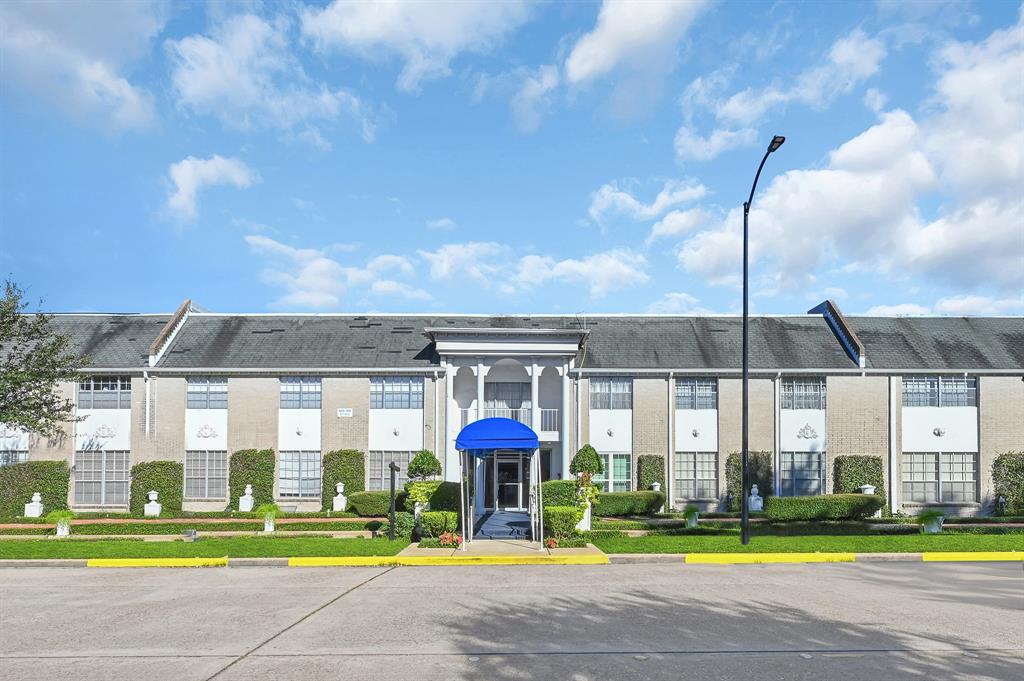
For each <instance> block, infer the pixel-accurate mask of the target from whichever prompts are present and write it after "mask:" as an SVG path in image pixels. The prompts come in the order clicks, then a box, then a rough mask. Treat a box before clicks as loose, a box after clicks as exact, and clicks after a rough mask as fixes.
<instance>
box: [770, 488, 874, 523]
mask: <svg viewBox="0 0 1024 681" xmlns="http://www.w3.org/2000/svg"><path fill="white" fill-rule="evenodd" d="M884 505H885V497H884V496H882V495H881V494H822V495H819V496H811V497H769V498H768V499H765V500H764V514H765V517H767V518H768V520H771V521H773V522H783V521H788V520H853V519H857V518H867V517H868V516H870V515H872V514H873V513H874V512H875V511H877V510H878V509H880V508H882V506H884Z"/></svg>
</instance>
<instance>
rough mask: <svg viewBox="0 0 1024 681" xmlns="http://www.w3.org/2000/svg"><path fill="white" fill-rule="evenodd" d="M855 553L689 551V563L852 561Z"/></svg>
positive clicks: (687, 556) (738, 563)
mask: <svg viewBox="0 0 1024 681" xmlns="http://www.w3.org/2000/svg"><path fill="white" fill-rule="evenodd" d="M856 560H857V554H855V553H688V554H686V558H685V562H686V564H687V565H694V564H696V565H740V564H749V563H852V562H854V561H856Z"/></svg>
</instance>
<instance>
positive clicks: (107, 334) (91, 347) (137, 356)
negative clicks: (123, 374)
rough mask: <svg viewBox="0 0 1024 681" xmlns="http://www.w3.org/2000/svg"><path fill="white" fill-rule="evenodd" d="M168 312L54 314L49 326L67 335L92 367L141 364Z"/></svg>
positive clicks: (127, 366)
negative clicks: (145, 313)
mask: <svg viewBox="0 0 1024 681" xmlns="http://www.w3.org/2000/svg"><path fill="white" fill-rule="evenodd" d="M170 318H171V315H167V314H158V315H148V314H147V315H140V314H57V315H54V316H53V317H52V322H51V325H52V326H53V328H54V329H55V330H57V331H58V332H60V333H64V334H67V335H68V336H70V337H71V343H72V347H73V349H74V351H75V352H77V353H79V354H83V355H85V356H87V357H88V358H89V360H90V362H91V366H92V367H93V368H99V369H104V368H106V369H115V368H131V367H144V366H146V365H147V362H148V359H149V346H150V344H151V343H152V342H153V340H154V339H155V338H156V337H157V335H158V334H159V333H160V329H162V328H163V326H164V324H166V323H167V320H168V319H170Z"/></svg>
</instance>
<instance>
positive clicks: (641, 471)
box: [636, 454, 665, 490]
mask: <svg viewBox="0 0 1024 681" xmlns="http://www.w3.org/2000/svg"><path fill="white" fill-rule="evenodd" d="M656 482H657V483H659V484H660V485H661V487H662V489H664V488H665V457H663V456H661V455H660V454H641V455H640V456H638V457H636V484H637V489H640V490H648V489H652V487H653V485H654V483H656Z"/></svg>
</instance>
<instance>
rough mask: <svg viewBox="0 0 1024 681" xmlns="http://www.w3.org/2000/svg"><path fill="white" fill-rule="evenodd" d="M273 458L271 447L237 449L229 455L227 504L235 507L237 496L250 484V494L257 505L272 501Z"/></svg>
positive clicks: (274, 463) (243, 492)
mask: <svg viewBox="0 0 1024 681" xmlns="http://www.w3.org/2000/svg"><path fill="white" fill-rule="evenodd" d="M275 458H276V457H275V454H274V450H273V449H239V450H238V451H237V452H235V453H234V454H232V455H231V462H230V463H229V464H228V489H230V490H231V493H230V495H229V496H228V505H229V506H231V507H237V504H238V497H240V496H242V495H243V494H245V486H246V485H252V496H253V499H254V500H255V501H256V505H257V506H259V505H260V504H269V503H271V502H272V501H274V468H275V465H276V461H275Z"/></svg>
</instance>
